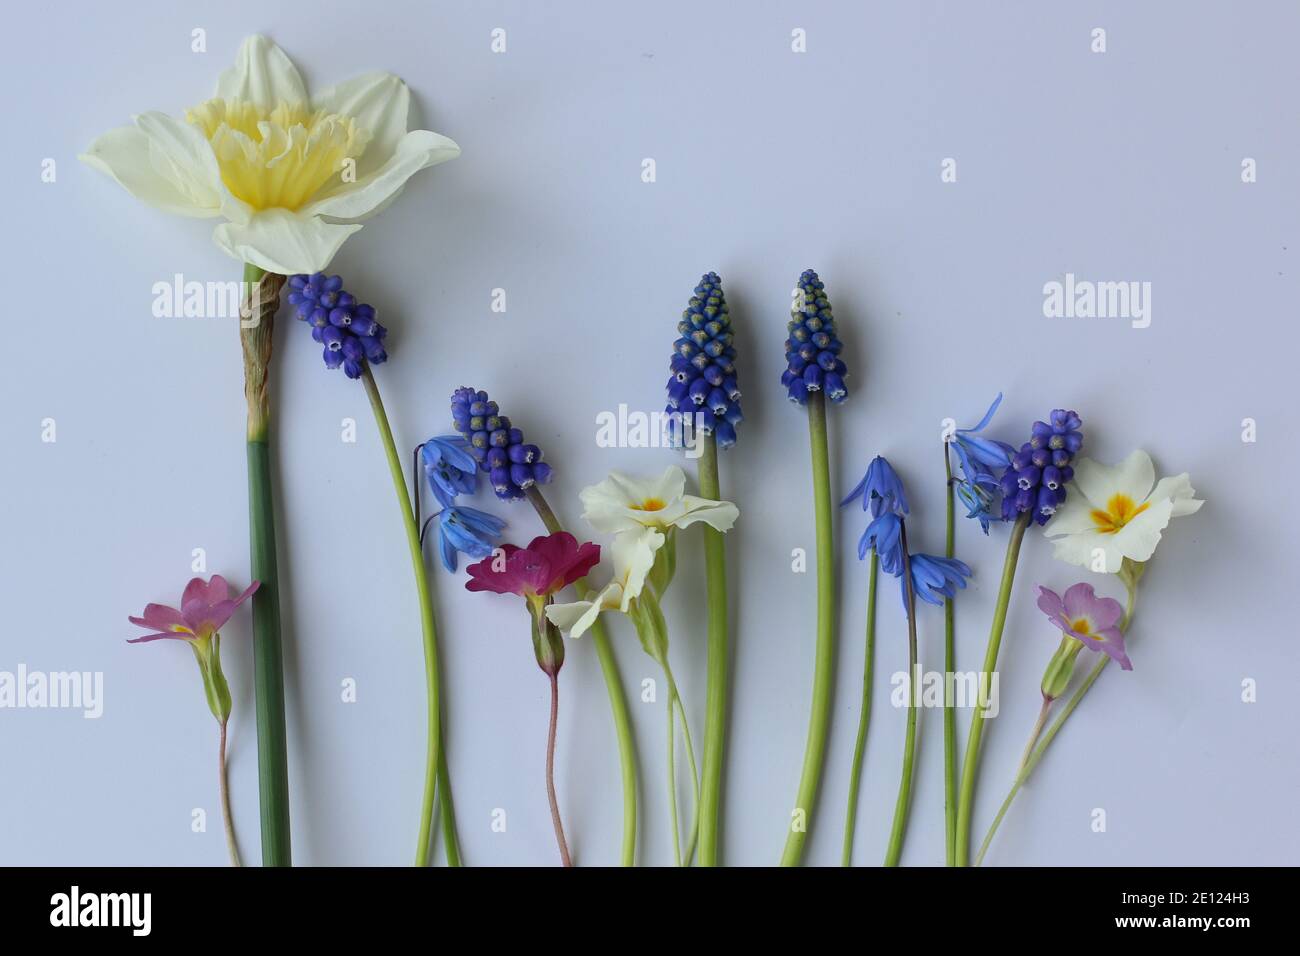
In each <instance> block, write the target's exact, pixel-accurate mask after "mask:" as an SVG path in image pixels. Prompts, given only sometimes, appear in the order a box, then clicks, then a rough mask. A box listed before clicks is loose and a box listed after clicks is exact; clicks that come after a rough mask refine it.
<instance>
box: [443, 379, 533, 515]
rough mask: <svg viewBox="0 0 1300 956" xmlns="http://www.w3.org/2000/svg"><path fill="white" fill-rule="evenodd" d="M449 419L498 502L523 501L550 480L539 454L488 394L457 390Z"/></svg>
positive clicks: (472, 390)
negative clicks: (530, 489) (462, 438)
mask: <svg viewBox="0 0 1300 956" xmlns="http://www.w3.org/2000/svg"><path fill="white" fill-rule="evenodd" d="M451 418H452V421H453V422H454V423H455V425H456V431H458V432H460V433H461V435H463V436H464V438H465V440H466V441H467V442H468V444H469V453H470V454H471V455H473V456H474V460H475V461H477V462H478V466H479V468H480V469H481V470H482V471H485V472H487V473H488V479H489V480H490V481H491V483H492V490H493V491H495V492H496V495H497V497H498V498H500V499H502V500H509V499H512V498H522V497H524V495H525V493H526V492H527V491H528V489H529V488H531V487H532V486H533V485H534V484H538V485H544V484H546V483H547V482H548V481H550V480H551V466H550V465H548V464H547V463H546V462H544V461H542V450H541V449H540V448H538V447H537V446H536V445H530V444H528V443H526V442H525V441H524V433H523V432H522V431H520V430H519V429H518V428H514V427H513V426H511V424H510V419H508V418H506V416H504V415H502V414H501V412H500V409H499V408H498V407H497V403H496V402H494V401H492V400H491V399H489V398H488V393H487V392H483V391H475V390H474V389H472V388H458V389H456V391H455V392H453V393H452V396H451Z"/></svg>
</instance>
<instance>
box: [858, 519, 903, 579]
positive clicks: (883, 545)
mask: <svg viewBox="0 0 1300 956" xmlns="http://www.w3.org/2000/svg"><path fill="white" fill-rule="evenodd" d="M902 538H903V519H902V518H900V517H899V516H898V515H897V514H895V513H894V512H892V511H886V512H885V513H884V514H882V515H880V516H879V517H878V518H875V519H874V520H873V521H871V523H870V524H868V525H867V530H866V531H864V532H862V537H861V538H859V539H858V560H859V561H862V560H864V559H865V558H866V556H867V551H868V549H871V548H874V549H875V550H876V554H878V555H879V556H880V566H881V567H882V568H884V569H885V573H887V574H902V573H903V548H902Z"/></svg>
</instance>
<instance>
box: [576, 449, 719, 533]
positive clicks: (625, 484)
mask: <svg viewBox="0 0 1300 956" xmlns="http://www.w3.org/2000/svg"><path fill="white" fill-rule="evenodd" d="M579 497H580V498H581V499H582V506H583V509H584V510H583V513H582V516H583V517H584V518H585V519H586V520H587V522H588V523H589V524H590V525H591V526H592V527H593V528H595V529H596V530H597V531H604V532H620V531H629V530H636V529H638V528H655V529H658V530H660V531H665V532H666V531H667V530H668V529H670V528H685V527H687V526H688V525H692V524H695V523H696V522H697V521H703V522H704V523H705V524H707V525H709V526H710V527H711V528H714V529H715V530H717V531H724V532H725V531H730V530H731V526H732V525H734V524H735V523H736V519H737V518H738V517H740V509H739V508H737V507H736V506H735V505H734V504H732V503H731V502H730V501H713V500H711V499H709V498H698V497H696V496H695V495H688V494H686V473H685V472H683V471H682V470H681V468H679V467H677V466H676V465H673V466H671V467H669V468H668V469H667V470H665V471H664V473H663V474H662V475H660V476H659V477H658V478H650V479H643V478H634V477H632V476H630V475H625V474H623V473H622V472H617V471H615V472H611V473H610V476H609V477H608V478H606V479H605V480H604V481H602V482H600V483H599V484H595V485H591V486H590V487H588V488H584V489H582V493H581V495H580V496H579Z"/></svg>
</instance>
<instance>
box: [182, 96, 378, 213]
mask: <svg viewBox="0 0 1300 956" xmlns="http://www.w3.org/2000/svg"><path fill="white" fill-rule="evenodd" d="M185 119H186V120H188V121H189V122H190V123H192V124H193V125H194V126H197V127H198V128H199V129H200V130H202V131H203V134H204V135H205V136H206V137H207V138H208V142H209V143H211V144H212V152H213V153H214V154H215V155H216V157H217V166H218V167H219V168H220V170H221V181H222V182H223V183H225V184H226V188H227V189H229V190H230V192H231V194H232V195H233V196H235V197H236V198H238V199H242V200H243V201H244V202H246V203H248V204H249V205H250V206H252V207H253V208H254V209H259V210H260V209H277V208H278V209H288V210H296V209H300V208H302V207H303V206H304V205H306V204H307V202H308V201H310V200H311V198H312V197H313V196H315V195H316V194H317V193H318V192H320V191H321V189H322V188H323V187H324V186H325V185H326V184H327V183H330V182H331V181H332V180H334V179H335V178H336V177H341V176H344V175H345V174H346V173H348V171H349V170H352V171H353V172H354V171H355V162H356V160H357V159H358V157H360V156H361V154H362V153H363V152H365V148H366V144H367V143H368V142H369V141H370V133H369V131H367V130H364V129H362V128H361V127H359V126H358V125H357V123H356V121H355V120H354V119H353V118H352V117H350V116H343V115H341V114H338V113H327V112H325V111H324V110H315V111H313V110H312V109H310V108H309V107H307V106H305V105H302V104H297V105H292V104H289V103H284V102H280V103H277V104H276V105H275V107H274V108H272V109H269V110H268V109H265V108H263V107H259V106H256V105H255V104H253V103H248V102H245V101H243V100H225V99H212V100H208V101H207V102H206V103H201V104H200V105H198V106H196V107H194V108H193V109H191V110H187V111H186V112H185Z"/></svg>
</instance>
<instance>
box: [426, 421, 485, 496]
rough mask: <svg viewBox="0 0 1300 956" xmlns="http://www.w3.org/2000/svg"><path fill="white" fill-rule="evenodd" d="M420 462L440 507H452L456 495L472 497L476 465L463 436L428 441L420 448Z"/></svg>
mask: <svg viewBox="0 0 1300 956" xmlns="http://www.w3.org/2000/svg"><path fill="white" fill-rule="evenodd" d="M420 459H421V461H422V463H423V464H424V473H425V475H426V476H427V477H428V479H429V487H430V488H431V489H432V490H433V494H434V496H435V497H436V498H437V499H438V501H439V503H441V504H442V506H443V507H447V506H449V505H451V504H452V502H454V501H455V500H456V496H457V495H472V494H474V492H475V490H476V489H477V487H478V461H477V460H476V459H475V458H474V456H473V455H471V454H470V452H469V442H468V441H467V440H466V439H465V438H463V437H462V436H460V435H442V436H440V437H438V438H430V439H429V440H428V441H426V442H425V443H424V444H423V445H421V446H420Z"/></svg>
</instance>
